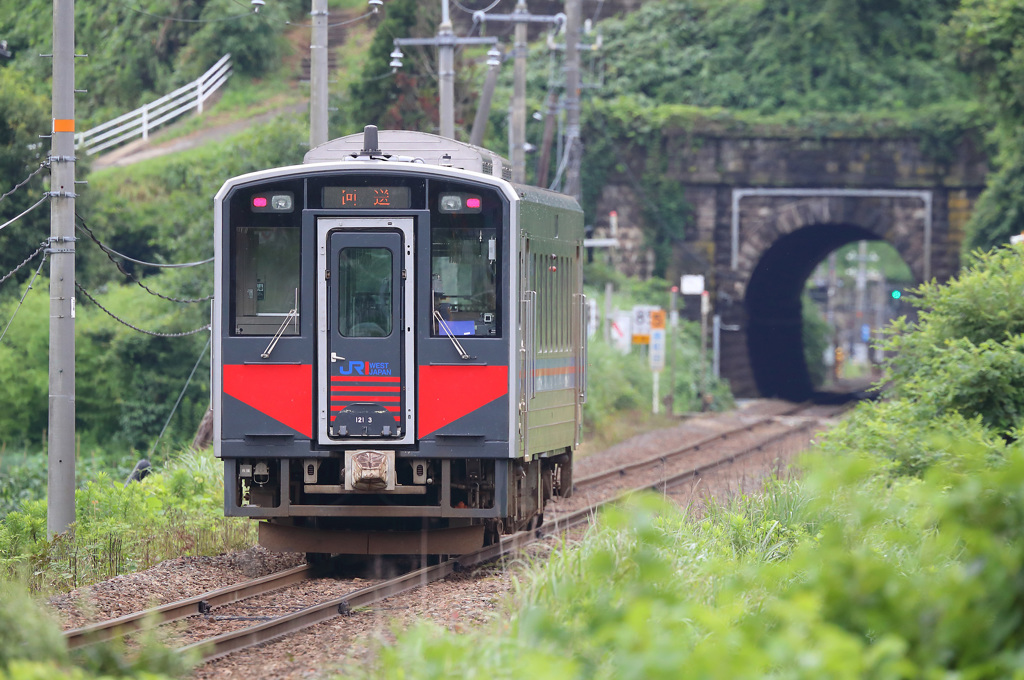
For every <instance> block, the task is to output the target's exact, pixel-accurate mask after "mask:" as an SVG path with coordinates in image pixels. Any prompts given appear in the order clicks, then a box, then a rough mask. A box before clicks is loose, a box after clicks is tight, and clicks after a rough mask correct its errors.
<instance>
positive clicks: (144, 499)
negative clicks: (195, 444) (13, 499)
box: [0, 451, 255, 591]
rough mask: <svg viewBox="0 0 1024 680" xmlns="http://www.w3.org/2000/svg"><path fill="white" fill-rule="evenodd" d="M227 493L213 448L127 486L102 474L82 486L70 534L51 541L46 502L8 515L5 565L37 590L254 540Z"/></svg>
mask: <svg viewBox="0 0 1024 680" xmlns="http://www.w3.org/2000/svg"><path fill="white" fill-rule="evenodd" d="M223 497H224V490H223V470H222V467H221V464H220V462H219V461H217V460H216V459H214V458H213V456H212V454H211V453H210V452H208V451H207V452H205V453H187V454H184V455H183V456H181V457H180V458H179V459H178V460H177V461H175V462H174V463H172V464H170V465H168V466H167V467H166V468H164V469H162V470H157V471H155V472H154V474H151V475H150V476H148V477H146V478H145V479H144V480H143V481H142V482H141V483H133V484H129V485H127V486H123V483H122V482H121V481H120V480H117V479H111V478H110V477H108V476H107V475H106V474H104V473H99V474H97V475H96V476H95V477H94V478H93V479H90V480H89V481H88V482H86V483H85V484H84V485H82V487H81V488H80V489H79V490H78V491H77V493H76V497H75V508H76V521H75V524H74V525H73V527H72V531H71V532H70V533H69V534H67V535H62V536H59V537H56V538H55V539H54V540H52V541H48V540H47V537H46V502H45V501H43V500H37V501H28V502H25V503H23V505H22V509H21V510H20V511H17V512H11V513H9V514H8V515H7V516H6V517H4V518H3V520H2V521H0V569H2V571H3V573H6V574H7V575H8V576H9V577H14V576H18V575H19V574H21V575H25V576H26V578H28V580H29V582H30V584H31V585H32V587H33V588H35V589H38V590H42V591H49V590H66V589H70V588H75V587H78V586H80V585H83V584H87V583H92V582H95V581H98V580H102V579H106V578H111V577H113V576H116V575H117V574H122V573H127V572H131V571H136V570H138V569H144V568H146V567H149V566H151V565H153V564H155V563H157V562H159V561H161V560H164V559H168V558H170V557H177V556H181V555H195V554H211V553H212V554H215V553H219V552H224V551H225V550H230V549H236V548H244V547H249V546H251V545H253V543H254V542H255V537H254V530H255V525H254V524H253V523H251V522H249V521H246V520H237V519H228V518H225V517H223ZM26 571H27V572H28V573H27V575H26V574H25V572H26Z"/></svg>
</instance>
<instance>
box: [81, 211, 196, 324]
mask: <svg viewBox="0 0 1024 680" xmlns="http://www.w3.org/2000/svg"><path fill="white" fill-rule="evenodd" d="M75 215H76V217H78V219H79V220H81V219H82V217H81V216H80V215H78V213H75ZM75 226H76V227H78V228H79V229H80V230H82V231H84V232H85V233H87V234H88V235H89V237H90V238H91V239H92V240H93V241H95V242H96V244H97V245H99V247H100V248H102V249H103V252H105V253H106V254H107V259H108V260H110V261H111V262H113V263H114V266H115V267H117V270H118V271H119V272H121V273H122V274H124V275H125V276H127V277H128V279H130V280H131V281H132V282H133V283H135V284H136V285H138V286H139V288H141V289H143V290H144V291H146V292H147V293H149V294H150V295H154V296H156V297H158V298H161V299H163V300H167V301H168V302H180V303H183V304H190V303H195V302H208V301H210V300H212V299H213V295H206V296H204V297H201V298H176V297H172V296H170V295H164V294H163V293H160V292H157V291H155V290H153V289H152V288H150V287H149V286H147V285H146V284H144V283H143V282H142V281H140V280H139V279H138V278H136V277H135V276H134V275H133V274H132V273H131V272H129V271H128V270H127V269H125V268H124V265H122V264H121V263H120V262H118V261H117V260H115V259H114V257H113V255H112V254H111V253H114V252H116V251H113V250H112V249H110V248H107V247H105V246H104V245H103V244H102V243H100V241H99V240H98V239H97V238H96V236H95V235H94V234H93V233H92V230H91V229H89V227H87V226H85V224H84V222H83V223H82V224H76V225H75ZM189 264H192V263H189Z"/></svg>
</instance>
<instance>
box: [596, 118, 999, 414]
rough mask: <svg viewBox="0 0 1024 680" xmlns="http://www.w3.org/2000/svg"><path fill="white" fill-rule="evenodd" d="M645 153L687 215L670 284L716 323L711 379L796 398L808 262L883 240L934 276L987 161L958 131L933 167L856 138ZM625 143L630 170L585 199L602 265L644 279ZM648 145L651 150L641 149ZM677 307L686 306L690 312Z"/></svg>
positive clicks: (637, 199)
mask: <svg viewBox="0 0 1024 680" xmlns="http://www.w3.org/2000/svg"><path fill="white" fill-rule="evenodd" d="M652 134H655V135H660V136H661V137H660V140H656V141H655V142H654V144H656V145H657V147H658V148H660V149H662V155H661V158H662V159H664V158H670V159H674V162H671V163H669V165H668V167H667V170H666V176H667V177H669V178H671V179H673V180H674V181H676V182H678V184H679V185H680V186H681V187H682V189H683V192H684V195H685V197H686V200H687V202H688V203H689V205H690V206H691V212H692V215H691V218H690V220H689V223H688V225H687V228H686V235H685V239H684V241H683V242H682V243H678V244H677V245H676V247H675V257H674V261H673V264H672V265H671V266H670V269H669V271H668V272H667V278H668V279H669V280H670V281H678V278H677V277H678V276H679V275H681V274H704V275H705V279H706V281H707V282H708V287H709V289H710V291H711V299H712V305H713V313H714V314H718V315H720V317H721V322H722V327H723V328H730V329H736V330H734V331H732V332H723V333H722V336H721V354H720V366H721V375H722V377H724V378H725V379H727V380H728V381H729V383H730V385H731V387H732V391H733V393H734V394H735V395H736V396H740V397H749V396H778V397H783V398H787V399H794V400H800V399H804V398H806V397H807V396H808V395H809V394H810V393H811V392H812V387H811V378H810V374H809V371H808V367H807V365H806V363H805V360H804V356H803V342H802V334H801V329H802V325H801V324H802V315H801V307H800V305H801V300H800V297H801V293H802V291H803V288H804V284H805V281H806V280H807V278H808V277H809V276H810V275H811V273H812V272H813V270H814V268H815V266H816V265H817V264H818V263H819V262H821V261H822V260H823V259H824V258H826V257H827V256H828V254H829V253H830V252H832V251H834V250H836V249H837V248H839V247H841V246H843V245H845V244H847V243H850V242H854V241H859V240H876V241H877V240H881V241H885V242H886V243H889V244H890V245H892V246H893V248H895V249H896V251H897V252H898V253H899V254H900V256H901V257H902V259H903V260H904V261H905V262H906V263H907V265H908V266H909V268H910V271H911V273H912V276H913V278H914V279H915V280H916V281H919V282H920V281H925V280H930V279H933V278H934V279H937V280H939V281H943V280H945V279H947V278H949V277H950V276H952V275H953V274H954V273H955V272H956V270H957V268H958V267H959V252H960V247H961V243H962V240H963V226H964V224H965V223H966V222H967V220H968V218H969V217H970V212H971V210H972V208H973V206H974V203H975V201H976V199H977V197H978V195H979V194H980V193H981V191H982V190H983V188H984V184H985V176H986V173H987V169H988V166H987V159H986V157H985V155H984V153H983V152H982V150H981V149H980V145H978V144H976V143H974V142H973V141H971V138H970V136H965V137H964V139H963V140H961V142H960V143H959V145H958V146H957V148H956V152H955V153H954V154H953V155H952V156H948V157H945V158H944V159H943V160H942V161H941V162H940V161H938V160H936V159H935V158H934V157H932V156H931V155H930V154H929V153H928V151H927V148H926V146H927V145H926V144H923V143H922V142H921V141H920V140H918V139H914V138H912V137H909V136H907V135H905V134H897V133H893V134H892V136H888V137H886V136H884V135H883V134H882V133H879V135H880V136H877V137H871V138H854V137H847V136H841V135H836V136H832V137H830V136H801V135H800V134H798V133H790V134H785V135H784V134H779V135H776V136H770V135H769V136H755V135H751V134H744V133H735V134H730V133H725V132H722V131H721V129H720V128H719V129H718V130H715V131H713V132H711V131H702V130H701V128H700V125H690V126H685V127H680V128H679V129H667V128H665V129H662V130H660V131H656V132H654V133H652ZM630 144H631V142H629V141H628V140H623V141H622V145H623V149H624V151H623V157H625V158H628V159H630V160H629V165H630V168H629V169H628V172H626V171H624V172H622V173H621V177H619V176H616V175H614V174H613V175H612V176H611V177H609V181H608V182H607V184H606V185H605V187H604V188H603V189H602V191H601V193H600V195H599V197H598V200H597V204H596V214H595V227H596V229H595V236H598V237H601V236H609V235H610V234H609V229H610V220H609V219H608V215H609V213H610V212H612V211H615V212H616V213H617V215H618V220H617V221H618V233H617V237H618V239H619V241H620V247H619V248H617V249H615V252H614V253H612V254H611V255H610V256H611V258H612V264H613V265H614V266H616V268H617V269H619V270H620V271H623V272H624V273H627V274H632V275H638V276H640V277H645V276H647V275H649V274H650V273H651V263H652V262H653V259H654V258H653V257H652V255H651V253H650V252H648V251H647V250H646V246H645V245H644V243H645V242H644V233H645V230H646V229H647V228H648V226H647V225H646V224H645V214H649V213H645V210H644V206H645V204H646V203H648V202H649V200H650V197H649V196H647V195H646V194H645V191H644V187H643V186H640V185H638V183H637V182H636V179H635V178H636V177H640V176H643V175H644V171H645V170H646V163H647V159H646V158H645V157H644V156H643V153H642V152H641V151H639V150H636V149H633V150H632V152H630ZM647 146H648V148H654V147H652V146H651V145H650V144H648V145H647ZM697 308H698V306H696V305H687V309H688V310H693V309H697Z"/></svg>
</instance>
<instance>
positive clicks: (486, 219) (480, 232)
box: [430, 182, 502, 337]
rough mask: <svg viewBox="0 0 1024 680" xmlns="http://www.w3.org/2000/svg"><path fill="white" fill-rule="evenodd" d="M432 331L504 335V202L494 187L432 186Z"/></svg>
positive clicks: (478, 335) (459, 334)
mask: <svg viewBox="0 0 1024 680" xmlns="http://www.w3.org/2000/svg"><path fill="white" fill-rule="evenodd" d="M430 194H431V203H432V206H431V229H430V287H431V292H432V296H431V298H432V299H431V310H430V311H431V316H432V317H433V318H432V323H431V335H432V336H434V337H443V336H444V335H447V334H448V333H451V334H452V335H456V336H476V337H497V336H500V335H501V328H500V319H501V307H500V298H501V296H500V294H499V281H500V278H501V265H500V263H501V252H500V251H501V231H500V223H501V219H502V217H501V216H502V203H501V200H500V199H499V197H498V194H497V193H496V192H494V191H492V190H489V189H484V188H477V187H467V186H463V185H459V184H456V183H441V182H435V183H433V184H432V186H431V191H430Z"/></svg>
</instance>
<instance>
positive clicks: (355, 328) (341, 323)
mask: <svg viewBox="0 0 1024 680" xmlns="http://www.w3.org/2000/svg"><path fill="white" fill-rule="evenodd" d="M391 258H392V256H391V251H390V250H388V249H387V248H343V249H342V250H341V252H340V253H339V254H338V281H337V284H336V285H337V286H338V287H339V289H338V332H339V333H341V335H342V336H344V337H346V338H386V337H388V336H389V335H391V320H392V316H393V315H392V311H391V310H392V300H391V296H392V278H393V276H392V269H391V268H392V259H391Z"/></svg>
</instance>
